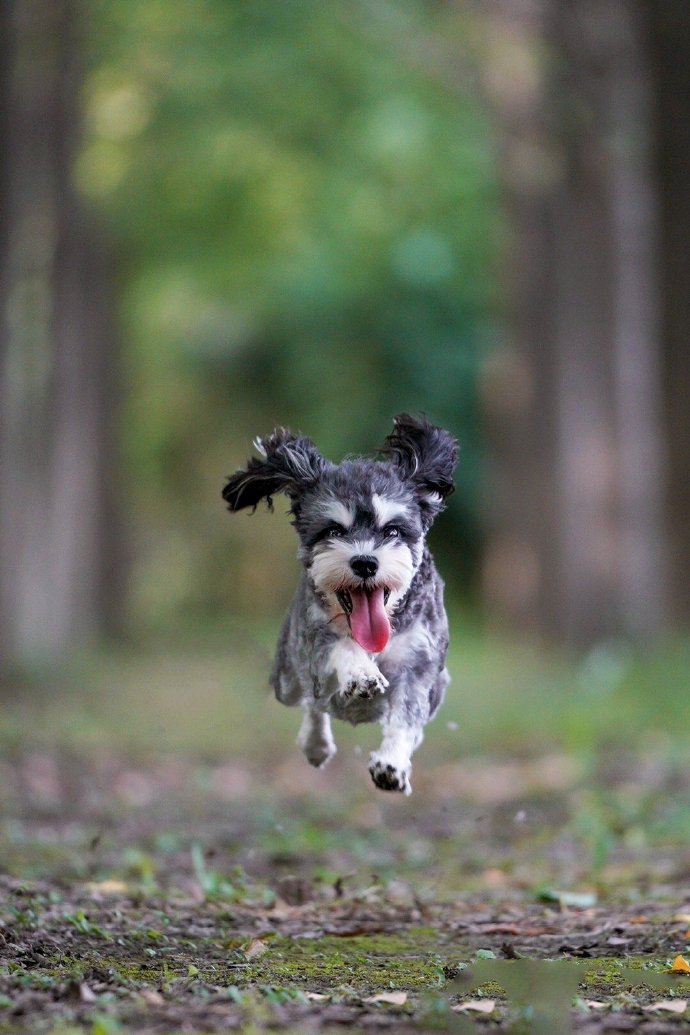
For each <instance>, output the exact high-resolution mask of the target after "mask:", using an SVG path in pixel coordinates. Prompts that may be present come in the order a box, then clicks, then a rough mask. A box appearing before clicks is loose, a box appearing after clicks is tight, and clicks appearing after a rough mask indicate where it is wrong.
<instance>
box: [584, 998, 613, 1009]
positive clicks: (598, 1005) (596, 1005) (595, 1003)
mask: <svg viewBox="0 0 690 1035" xmlns="http://www.w3.org/2000/svg"><path fill="white" fill-rule="evenodd" d="M584 1004H585V1006H588V1007H589V1008H590V1010H605V1009H606V1007H607V1006H608V1005H609V1004H608V1003H602V1002H600V1001H599V999H585V1000H584Z"/></svg>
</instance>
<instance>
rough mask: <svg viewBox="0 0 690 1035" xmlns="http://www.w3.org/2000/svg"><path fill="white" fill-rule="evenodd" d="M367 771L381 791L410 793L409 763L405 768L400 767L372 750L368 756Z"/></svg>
mask: <svg viewBox="0 0 690 1035" xmlns="http://www.w3.org/2000/svg"><path fill="white" fill-rule="evenodd" d="M369 772H370V773H371V778H372V780H373V781H374V783H375V784H376V786H377V787H378V788H380V789H381V790H382V791H401V792H402V793H403V794H412V785H411V783H410V767H409V765H408V766H407V768H400V767H399V766H397V765H394V764H393V763H392V762H388V761H386V759H385V758H382V757H381V756H380V755H377V754H376V752H375V751H374V752H372V753H371V755H370V756H369Z"/></svg>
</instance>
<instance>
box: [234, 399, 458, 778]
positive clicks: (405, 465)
mask: <svg viewBox="0 0 690 1035" xmlns="http://www.w3.org/2000/svg"><path fill="white" fill-rule="evenodd" d="M255 446H256V448H257V451H258V452H259V453H260V458H252V459H251V460H249V461H248V463H247V466H246V467H245V468H243V469H242V470H240V471H237V472H236V473H235V474H233V475H232V476H231V477H230V478H229V479H228V482H227V484H226V486H225V488H224V490H223V498H224V499H225V500H226V502H227V504H228V507H229V509H230V510H231V511H237V510H242V509H243V508H245V507H252V508H254V509H256V506H257V505H258V503H259V502H260V501H261V500H266V502H267V504H268V506H269V507H272V497H273V496H274V495H275V494H276V493H284V494H285V495H286V496H287V497H288V498H289V500H290V503H291V507H290V512H291V514H292V517H293V524H294V527H295V529H296V531H297V535H298V537H299V544H300V545H299V558H300V560H301V562H302V566H303V571H302V575H301V577H300V581H299V584H298V586H297V590H296V592H295V596H294V599H293V602H292V605H291V607H290V609H289V611H288V613H287V615H286V617H285V621H284V623H283V627H282V631H281V633H280V639H279V641H278V649H277V652H276V659H275V664H274V667H273V673H272V675H271V685H272V687H273V689H274V690H275V693H276V696H277V698H278V700H279V701H282V703H283V704H287V705H301V707H302V708H303V709H304V718H303V721H302V726H301V728H300V733H299V738H298V743H299V745H300V747H301V748H302V750H303V752H304V754H305V755H306V757H307V759H308V761H309V762H310V763H311V764H312V765H314V766H317V767H320V766H323V765H325V764H326V763H327V762H328V761H329V760H330V759H331V758H332V757H333V755H334V754H335V751H336V747H335V743H334V740H333V735H332V732H331V721H330V720H331V717H334V718H337V719H344V720H346V721H347V722H351V723H353V724H354V723H360V722H379V723H380V724H381V726H382V727H383V740H382V743H381V746H380V748H379V749H378V751H374V752H372V754H371V756H370V759H369V772H370V773H371V777H372V779H373V781H374V783H375V784H376V786H377V787H380V788H381V789H382V790H387V791H402V792H403V793H405V794H409V793H410V792H411V785H410V769H411V762H410V759H411V756H412V753H413V751H414V750H415V748H416V747H418V745H419V744H420V743H421V741H422V737H423V731H424V726H425V724H426V723H427V722H428V721H429V720H430V719H431V718H433V716H434V714H435V713H436V711H437V710H438V708H439V706H440V704H441V701H442V700H443V695H444V693H445V689H446V686H447V685H448V682H449V677H448V672H447V670H446V667H445V660H446V652H447V649H448V621H447V618H446V613H445V609H444V606H443V583H442V581H441V579H440V577H439V575H438V572H437V571H436V568H435V566H434V562H433V559H432V557H431V553H430V552H429V549H428V547H427V545H426V534H427V532H428V531H429V528H430V527H431V524H432V522H433V520H434V518H435V517H436V515H437V514H438V513H439V512H440V511H441V510H442V509H443V506H444V500H445V498H446V497H447V496H448V495H449V493H451V492H452V491H453V472H454V470H455V466H456V464H457V458H458V444H457V442H456V441H455V439H454V438H453V437H452V435H450V434H449V433H448V432H447V431H443V430H442V429H441V428H437V427H435V426H434V425H433V424H430V423H429V422H428V421H427V420H426V419H425V418H420V417H413V416H411V415H410V414H406V413H402V414H400V415H399V416H397V417H396V418H395V420H394V427H393V432H392V433H391V434H390V435H389V436H388V438H387V439H386V442H385V445H384V447H383V450H382V451H381V452H382V459H367V458H359V459H354V460H345V461H343V462H342V463H340V464H332V463H330V462H329V461H328V460H326V459H325V458H324V457H323V456H322V455H321V454H320V453H319V451H318V450H317V448H316V446H315V445H314V443H313V442H312V441H311V439H309V438H305V437H303V436H299V435H293V434H292V433H291V432H289V431H286V430H285V429H282V428H281V429H276V430H275V431H274V432H273V433H272V434H270V435H268V436H266V437H265V438H261V439H257V440H256V442H255Z"/></svg>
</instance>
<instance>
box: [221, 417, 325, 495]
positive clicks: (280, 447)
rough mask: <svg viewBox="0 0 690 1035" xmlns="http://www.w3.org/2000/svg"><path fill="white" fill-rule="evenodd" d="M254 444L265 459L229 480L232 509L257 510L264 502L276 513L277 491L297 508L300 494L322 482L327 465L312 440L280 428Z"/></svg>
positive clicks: (251, 463) (249, 464) (253, 460)
mask: <svg viewBox="0 0 690 1035" xmlns="http://www.w3.org/2000/svg"><path fill="white" fill-rule="evenodd" d="M254 445H255V446H256V449H257V451H258V452H259V453H260V454H261V459H260V460H258V459H256V458H255V457H252V458H251V460H249V461H248V462H247V466H246V468H245V469H243V470H239V471H236V472H235V474H233V475H231V476H230V478H228V481H227V484H226V486H225V488H224V489H223V499H224V500H225V502H226V503H227V505H228V509H229V510H232V511H236V510H243V509H244V508H245V507H253V508H254V510H256V507H257V504H258V503H260V501H261V500H263V499H265V500H266V503H267V505H268V508H269V510H272V509H273V501H272V499H271V497H272V496H273V495H274V494H275V493H276V492H284V493H285V494H286V496H289V497H290V499H291V500H292V503H293V506H294V504H295V501H296V500H297V498H298V497H299V496H300V494H301V493H302V492H303V491H304V490H305V489H306V488H308V487H309V486H310V485H313V484H314V482H316V481H317V480H318V478H319V477H320V475H321V472H322V471H323V469H324V467H325V466H326V463H327V461H326V460H324V458H323V457H322V456H321V453H319V451H318V449H317V448H316V446H315V445H314V443H313V442H312V440H311V439H310V438H306V437H304V436H303V435H293V433H292V432H291V431H287V430H286V429H285V428H276V430H275V431H274V432H272V434H270V435H266V437H265V438H257V439H255V441H254Z"/></svg>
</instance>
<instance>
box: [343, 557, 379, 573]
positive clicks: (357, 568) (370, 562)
mask: <svg viewBox="0 0 690 1035" xmlns="http://www.w3.org/2000/svg"><path fill="white" fill-rule="evenodd" d="M350 567H351V568H352V570H353V571H354V573H355V575H358V576H359V578H360V579H371V578H373V576H374V575H375V574H376V572H377V571H378V570H379V562H378V561H377V560H376V558H375V557H370V556H368V555H364V554H358V556H357V557H353V558H352V560H351V561H350Z"/></svg>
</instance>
